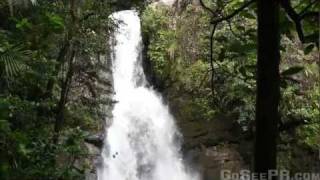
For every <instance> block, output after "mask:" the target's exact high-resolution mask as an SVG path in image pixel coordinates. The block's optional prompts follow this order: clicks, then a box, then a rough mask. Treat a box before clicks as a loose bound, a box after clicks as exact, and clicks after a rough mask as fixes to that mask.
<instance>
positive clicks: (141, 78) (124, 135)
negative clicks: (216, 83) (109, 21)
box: [98, 10, 198, 180]
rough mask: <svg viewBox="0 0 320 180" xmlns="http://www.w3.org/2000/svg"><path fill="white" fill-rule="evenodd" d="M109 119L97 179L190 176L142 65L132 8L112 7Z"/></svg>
mask: <svg viewBox="0 0 320 180" xmlns="http://www.w3.org/2000/svg"><path fill="white" fill-rule="evenodd" d="M112 18H113V19H115V20H117V21H118V22H119V23H120V24H119V27H118V30H117V31H116V32H115V34H114V39H115V41H116V43H115V45H114V52H113V59H112V66H113V67H112V68H113V79H114V91H115V95H114V99H115V100H116V101H117V103H116V104H115V106H114V109H113V112H112V113H113V121H112V124H111V126H110V127H109V128H108V129H107V131H106V133H107V134H106V139H105V146H104V148H103V151H102V157H103V165H102V166H103V167H102V168H101V169H100V170H99V172H98V179H99V180H196V179H198V178H197V177H196V176H194V175H192V173H190V172H189V171H188V170H187V168H186V167H185V165H184V164H183V160H182V157H181V155H180V154H179V146H180V145H179V136H180V135H179V132H178V131H177V128H176V125H175V123H174V119H173V117H172V115H171V114H170V113H169V110H168V107H167V106H166V105H164V104H163V102H162V99H161V96H160V95H159V94H157V93H156V92H155V91H154V90H153V89H152V88H150V87H148V86H147V82H146V78H145V75H144V72H143V68H142V58H141V50H142V38H141V30H140V19H139V16H138V13H137V12H135V11H131V10H127V11H120V12H116V13H114V14H113V15H112Z"/></svg>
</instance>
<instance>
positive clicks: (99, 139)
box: [85, 133, 104, 149]
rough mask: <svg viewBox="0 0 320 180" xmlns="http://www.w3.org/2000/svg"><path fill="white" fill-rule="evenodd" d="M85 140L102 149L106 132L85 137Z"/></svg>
mask: <svg viewBox="0 0 320 180" xmlns="http://www.w3.org/2000/svg"><path fill="white" fill-rule="evenodd" d="M85 141H86V142H87V143H89V144H93V145H94V146H96V147H98V148H99V149H101V148H102V147H103V141H104V134H103V133H101V134H95V135H91V136H88V137H86V138H85Z"/></svg>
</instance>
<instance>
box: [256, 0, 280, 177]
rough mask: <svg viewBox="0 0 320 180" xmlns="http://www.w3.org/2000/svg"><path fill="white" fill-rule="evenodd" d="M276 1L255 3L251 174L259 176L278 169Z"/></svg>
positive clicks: (278, 88)
mask: <svg viewBox="0 0 320 180" xmlns="http://www.w3.org/2000/svg"><path fill="white" fill-rule="evenodd" d="M278 19H279V2H278V0H258V62H257V69H258V72H257V97H256V100H257V101H256V140H255V152H254V171H255V172H256V173H259V174H262V173H267V172H268V170H273V169H276V166H277V155H276V154H277V142H276V141H277V137H278V130H277V129H278V128H277V126H278V122H279V120H280V116H279V111H278V106H279V100H280V75H279V63H280V51H279V49H280V48H279V43H280V35H279V22H278V21H279V20H278Z"/></svg>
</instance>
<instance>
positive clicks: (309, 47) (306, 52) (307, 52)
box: [304, 44, 314, 55]
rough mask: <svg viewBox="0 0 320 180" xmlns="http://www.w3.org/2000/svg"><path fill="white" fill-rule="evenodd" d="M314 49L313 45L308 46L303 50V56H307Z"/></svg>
mask: <svg viewBox="0 0 320 180" xmlns="http://www.w3.org/2000/svg"><path fill="white" fill-rule="evenodd" d="M313 48H314V44H310V45H308V46H307V47H306V48H305V49H304V54H306V55H307V54H309V53H310V52H311V51H312V50H313Z"/></svg>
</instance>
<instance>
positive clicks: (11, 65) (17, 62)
mask: <svg viewBox="0 0 320 180" xmlns="http://www.w3.org/2000/svg"><path fill="white" fill-rule="evenodd" d="M30 56H31V51H29V50H24V48H23V47H22V46H21V45H18V46H13V47H10V48H7V49H6V50H2V52H0V68H1V69H0V71H1V72H2V73H1V74H3V75H5V77H7V78H13V77H14V76H16V75H17V74H19V72H21V71H22V70H23V69H25V68H26V67H27V66H26V63H25V61H24V60H26V59H27V58H29V57H30Z"/></svg>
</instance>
